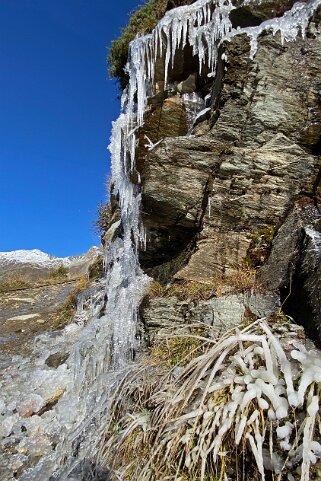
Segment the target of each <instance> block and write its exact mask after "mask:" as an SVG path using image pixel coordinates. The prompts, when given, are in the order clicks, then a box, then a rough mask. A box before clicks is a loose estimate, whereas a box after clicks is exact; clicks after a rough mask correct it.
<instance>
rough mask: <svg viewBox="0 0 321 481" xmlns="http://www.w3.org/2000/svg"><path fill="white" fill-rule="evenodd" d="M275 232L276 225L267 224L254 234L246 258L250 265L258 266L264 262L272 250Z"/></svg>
mask: <svg viewBox="0 0 321 481" xmlns="http://www.w3.org/2000/svg"><path fill="white" fill-rule="evenodd" d="M275 234H276V227H275V226H271V225H267V226H265V227H263V228H262V229H260V230H259V231H257V232H255V233H254V234H253V236H252V239H251V244H250V247H249V249H248V252H247V256H246V259H245V262H246V263H247V264H248V265H249V266H251V267H253V268H258V267H260V266H262V265H263V264H264V262H265V261H266V259H267V258H268V256H269V254H270V252H271V247H272V241H273V239H274V236H275Z"/></svg>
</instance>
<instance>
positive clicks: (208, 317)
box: [142, 292, 280, 342]
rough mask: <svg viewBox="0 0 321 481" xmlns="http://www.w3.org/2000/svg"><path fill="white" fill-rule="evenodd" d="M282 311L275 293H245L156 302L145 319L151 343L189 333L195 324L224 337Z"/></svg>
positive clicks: (148, 307)
mask: <svg viewBox="0 0 321 481" xmlns="http://www.w3.org/2000/svg"><path fill="white" fill-rule="evenodd" d="M279 308H280V304H279V300H278V296H277V295H275V294H259V293H251V292H245V293H240V294H233V295H227V296H222V297H213V298H211V299H209V300H206V301H198V302H194V301H188V300H187V301H179V300H178V299H177V298H176V297H168V298H156V299H152V300H151V301H150V302H149V305H148V306H147V307H145V309H144V310H143V315H142V319H143V322H144V324H145V326H146V330H147V332H148V334H149V336H150V340H151V342H153V341H155V339H161V338H164V337H166V336H168V335H171V334H172V335H173V334H175V335H177V334H186V333H188V332H189V325H191V324H194V323H204V324H208V325H210V326H213V327H214V331H213V332H215V334H216V335H217V337H220V336H221V335H222V334H224V333H226V332H227V331H229V330H231V329H235V328H236V327H238V326H239V325H240V324H241V323H242V322H243V321H244V320H246V319H248V320H249V319H251V320H253V319H254V318H255V319H256V318H263V317H270V316H271V315H272V314H274V313H275V312H276V311H277V310H278V309H279Z"/></svg>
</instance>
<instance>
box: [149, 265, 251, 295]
mask: <svg viewBox="0 0 321 481" xmlns="http://www.w3.org/2000/svg"><path fill="white" fill-rule="evenodd" d="M254 288H255V289H260V286H259V284H258V283H257V281H256V270H255V269H252V268H250V267H248V266H247V265H244V266H241V267H238V268H236V269H235V271H234V272H232V273H231V274H230V275H229V276H226V277H216V278H214V277H213V278H207V279H204V280H202V281H196V280H184V281H175V282H173V283H171V284H167V285H165V286H164V285H163V284H161V283H160V282H157V281H155V282H152V283H151V284H150V286H149V289H148V292H147V294H146V295H147V298H148V299H154V298H157V297H172V296H175V297H177V298H178V299H179V300H181V301H183V300H191V301H202V300H208V299H210V298H211V297H214V296H222V295H224V294H227V293H229V294H231V293H234V292H243V291H245V290H249V289H254Z"/></svg>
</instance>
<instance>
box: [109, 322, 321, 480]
mask: <svg viewBox="0 0 321 481" xmlns="http://www.w3.org/2000/svg"><path fill="white" fill-rule="evenodd" d="M283 327H284V326H283ZM287 327H288V333H290V335H288V336H287V337H286V338H285V339H284V338H283V339H282V338H280V336H279V335H278V334H277V330H278V327H277V325H275V326H274V325H269V324H268V323H267V322H266V321H264V320H261V321H257V322H255V323H252V324H251V325H250V326H247V327H245V328H244V329H242V330H239V331H236V332H230V333H228V334H227V335H226V336H224V337H223V338H222V339H219V340H215V339H210V338H208V339H206V337H204V335H203V336H202V337H199V336H196V337H195V339H198V340H200V339H202V343H203V346H202V348H201V349H200V348H199V347H198V349H197V350H196V351H195V353H194V357H193V359H192V360H191V361H190V362H189V363H188V364H187V366H186V367H184V368H183V367H177V366H176V367H174V368H173V369H172V371H171V375H168V373H167V374H166V375H165V377H164V378H163V379H162V380H161V381H159V380H158V381H157V382H156V381H155V377H154V378H153V375H152V374H151V373H152V369H153V368H152V367H151V366H150V365H149V371H148V367H147V366H146V367H145V368H144V367H142V366H140V368H139V369H138V370H137V371H136V372H135V373H133V372H132V373H131V374H129V376H128V377H127V379H126V380H125V381H124V382H123V385H122V387H121V389H120V391H119V392H118V395H117V396H116V400H115V404H114V406H115V411H114V413H113V418H112V422H111V424H110V426H109V434H111V426H113V425H115V423H117V426H118V427H117V429H118V432H117V433H116V434H115V433H114V435H112V436H111V437H110V438H109V440H108V442H107V443H106V444H105V446H104V449H103V451H104V456H105V460H107V462H110V461H111V460H112V461H113V464H114V467H115V468H117V469H118V472H119V473H121V479H124V480H129V479H139V480H140V481H156V480H160V479H162V480H163V479H171V480H174V479H176V480H183V479H198V480H200V481H205V480H206V479H211V478H209V476H212V479H215V478H214V477H215V476H217V477H218V478H217V479H240V480H241V479H248V478H244V477H243V478H242V472H243V471H244V470H246V472H247V476H248V475H249V474H248V473H249V472H251V475H253V479H257V478H259V479H262V480H264V479H265V477H266V475H267V473H268V472H272V473H273V476H274V479H275V481H281V479H286V478H283V476H287V474H288V473H292V472H293V470H295V469H296V468H297V467H298V466H300V467H301V474H300V476H299V478H298V479H300V481H308V480H309V479H310V469H311V466H313V465H314V464H315V463H316V462H317V460H318V459H319V458H320V457H321V445H320V443H319V442H320V430H319V424H318V423H319V396H320V387H321V374H320V372H321V357H320V354H319V353H318V352H314V351H310V352H308V351H307V350H306V349H305V347H304V346H303V345H301V344H299V343H298V342H297V341H295V340H293V339H295V338H294V337H293V336H291V325H290V324H288V326H287ZM292 334H293V333H292ZM207 335H210V331H209V332H208V333H207ZM291 339H292V340H291ZM144 369H146V372H145V375H146V374H147V372H148V382H146V380H145V384H144V382H142V377H144V376H143V375H142V371H143V370H144ZM152 379H153V380H154V385H152V382H153V381H152ZM144 390H146V392H145V393H144ZM138 393H139V395H138ZM137 396H138V398H137ZM117 398H118V401H117ZM125 399H127V400H128V399H130V400H131V405H128V404H126V401H125ZM135 399H136V401H135ZM137 399H138V401H137ZM120 400H121V402H120ZM129 413H131V414H129ZM122 416H123V417H122ZM138 420H139V421H138ZM134 431H135V436H133V435H132V433H133V432H134ZM127 433H130V434H131V437H130V438H129V437H128V435H127ZM113 453H114V455H115V457H114V459H112V458H113ZM120 453H126V463H122V459H121V454H120ZM131 453H132V455H131ZM135 453H139V454H138V455H137V456H135ZM227 466H228V467H229V469H228V473H229V474H228V475H227V471H226V468H227ZM231 472H232V473H234V474H233V475H231ZM184 476H188V477H187V478H184Z"/></svg>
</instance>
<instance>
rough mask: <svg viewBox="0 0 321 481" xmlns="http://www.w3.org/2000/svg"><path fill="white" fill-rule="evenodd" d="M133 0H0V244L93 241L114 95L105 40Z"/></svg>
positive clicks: (1, 247) (78, 248)
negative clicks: (107, 62) (107, 68)
mask: <svg viewBox="0 0 321 481" xmlns="http://www.w3.org/2000/svg"><path fill="white" fill-rule="evenodd" d="M140 3H142V2H140V1H138V0H120V1H116V2H111V1H110V0H54V1H53V0H0V251H9V250H15V249H35V248H37V249H41V250H43V251H45V252H48V253H50V254H53V255H56V256H67V255H73V254H77V253H81V252H85V251H86V250H87V249H88V248H89V247H90V246H91V245H94V244H97V243H99V239H98V237H97V235H95V233H94V230H93V227H92V225H91V222H92V221H93V220H94V219H95V216H96V210H97V205H98V203H99V201H101V200H105V198H106V181H107V178H108V175H109V171H110V159H109V154H108V152H107V145H108V143H109V137H110V130H111V122H112V120H114V119H115V118H116V117H117V116H118V113H119V100H118V99H117V96H118V94H119V92H118V89H117V86H116V85H115V81H113V80H109V79H108V75H107V70H106V60H105V59H106V53H107V47H108V46H109V45H110V43H111V41H112V40H113V39H114V38H116V37H117V36H118V35H119V32H120V29H121V27H123V26H125V25H126V23H127V21H128V17H129V13H130V12H131V11H133V9H135V8H136V7H137V6H138V4H140Z"/></svg>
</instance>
